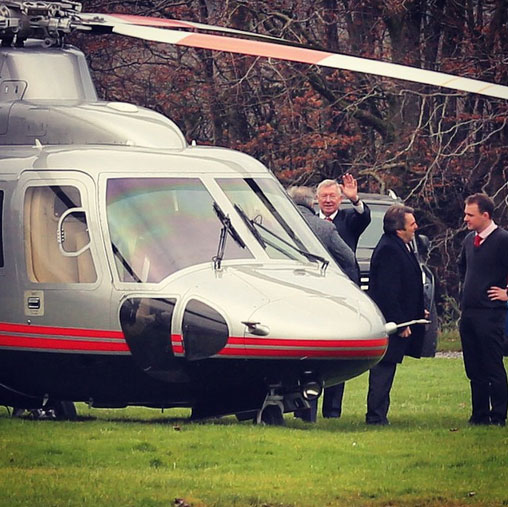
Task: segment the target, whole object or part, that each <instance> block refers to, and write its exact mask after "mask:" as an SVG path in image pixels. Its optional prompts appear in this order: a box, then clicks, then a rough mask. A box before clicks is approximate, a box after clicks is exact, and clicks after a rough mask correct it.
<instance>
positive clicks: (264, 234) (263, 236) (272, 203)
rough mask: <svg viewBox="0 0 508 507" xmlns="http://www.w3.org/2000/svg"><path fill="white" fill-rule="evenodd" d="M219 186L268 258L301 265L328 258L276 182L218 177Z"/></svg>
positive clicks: (264, 179)
mask: <svg viewBox="0 0 508 507" xmlns="http://www.w3.org/2000/svg"><path fill="white" fill-rule="evenodd" d="M217 183H218V184H219V186H220V187H221V188H222V190H223V191H224V192H225V194H226V195H227V196H228V198H229V199H230V201H231V203H232V204H233V205H234V206H235V209H236V210H237V212H238V213H239V214H240V216H242V218H243V219H244V221H246V222H247V225H249V224H250V227H249V228H250V229H251V232H252V233H253V235H254V236H255V237H256V238H257V240H258V241H259V242H260V243H261V245H262V246H263V248H264V249H265V251H266V253H267V254H268V256H269V257H271V258H272V259H288V258H289V259H295V260H299V261H301V262H308V261H309V260H317V261H324V259H322V258H321V257H320V256H326V257H328V256H327V254H326V252H324V251H323V250H324V249H323V246H322V245H321V243H319V241H317V239H316V237H315V236H314V235H313V234H312V233H311V232H310V230H309V228H308V227H304V222H303V220H302V219H301V217H300V216H299V215H298V213H296V212H295V209H294V206H292V205H291V203H290V201H289V200H288V198H287V196H286V195H285V194H284V193H283V192H282V191H281V189H280V186H279V185H278V184H277V182H275V181H274V180H272V179H268V178H218V179H217ZM325 262H326V261H325Z"/></svg>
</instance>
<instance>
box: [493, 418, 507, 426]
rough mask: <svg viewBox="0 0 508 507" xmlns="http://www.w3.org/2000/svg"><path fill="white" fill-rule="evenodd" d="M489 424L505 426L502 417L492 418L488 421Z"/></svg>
mask: <svg viewBox="0 0 508 507" xmlns="http://www.w3.org/2000/svg"><path fill="white" fill-rule="evenodd" d="M490 425H491V426H506V421H504V420H503V419H499V420H498V419H492V420H491V421H490Z"/></svg>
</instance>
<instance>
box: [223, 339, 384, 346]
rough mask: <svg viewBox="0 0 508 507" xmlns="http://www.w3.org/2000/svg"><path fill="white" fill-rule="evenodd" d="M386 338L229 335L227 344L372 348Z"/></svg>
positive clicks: (379, 344) (382, 343)
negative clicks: (305, 337) (304, 337)
mask: <svg viewBox="0 0 508 507" xmlns="http://www.w3.org/2000/svg"><path fill="white" fill-rule="evenodd" d="M387 344H388V338H386V337H385V338H375V339H371V340H295V339H288V338H241V337H230V338H229V339H228V345H253V346H255V347H291V348H293V347H309V348H317V347H324V348H327V349H330V348H344V347H346V348H351V347H355V348H356V347H360V348H362V349H363V348H374V347H385V346H386V345H387Z"/></svg>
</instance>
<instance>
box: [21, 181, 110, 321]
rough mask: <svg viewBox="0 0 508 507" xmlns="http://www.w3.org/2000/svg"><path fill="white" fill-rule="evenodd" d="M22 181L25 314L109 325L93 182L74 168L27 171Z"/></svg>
mask: <svg viewBox="0 0 508 507" xmlns="http://www.w3.org/2000/svg"><path fill="white" fill-rule="evenodd" d="M22 180H24V181H22V182H21V183H22V184H21V185H20V190H19V192H20V194H19V198H20V204H22V208H21V209H22V211H23V233H22V234H21V235H20V238H19V239H18V241H19V242H20V244H19V247H18V248H19V249H20V251H22V252H23V251H24V253H25V256H24V265H20V266H19V268H20V269H21V270H22V272H23V271H24V272H25V273H26V276H25V277H23V278H25V279H26V283H25V285H24V292H23V294H22V297H23V309H22V312H23V313H24V315H25V316H26V317H30V319H31V322H32V323H33V324H35V323H38V324H40V325H49V326H53V327H55V328H58V327H62V328H67V327H71V328H95V329H100V330H106V329H109V328H110V326H111V315H110V312H109V311H108V310H106V309H107V308H109V305H110V301H111V283H110V280H109V279H108V278H105V277H101V276H100V274H101V273H104V271H105V269H107V267H106V260H105V252H104V249H103V245H102V243H101V241H100V238H101V235H100V229H99V221H98V217H97V208H96V204H95V200H94V199H95V195H96V194H95V186H94V182H93V180H92V179H91V178H89V177H87V176H86V175H84V174H83V173H78V172H71V171H66V172H64V171H58V172H52V171H45V172H43V171H39V172H38V173H37V175H36V176H35V177H34V174H33V173H32V172H31V171H27V172H25V173H24V174H23V176H22Z"/></svg>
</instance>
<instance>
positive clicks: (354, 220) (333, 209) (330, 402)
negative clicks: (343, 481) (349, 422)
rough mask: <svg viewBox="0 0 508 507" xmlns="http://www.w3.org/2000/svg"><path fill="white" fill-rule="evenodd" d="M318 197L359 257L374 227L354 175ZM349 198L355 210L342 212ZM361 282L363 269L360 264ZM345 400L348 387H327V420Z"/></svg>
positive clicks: (330, 183)
mask: <svg viewBox="0 0 508 507" xmlns="http://www.w3.org/2000/svg"><path fill="white" fill-rule="evenodd" d="M316 197H317V201H318V204H319V210H320V211H319V216H320V218H322V219H324V220H326V221H329V222H332V223H333V224H334V225H335V227H336V228H337V231H338V233H339V234H340V236H341V238H342V239H343V240H344V241H345V242H346V243H347V245H348V246H349V247H350V248H351V250H352V251H353V253H355V254H356V246H357V245H358V239H359V238H360V236H361V234H362V233H363V231H364V230H365V229H366V228H367V226H368V225H369V224H370V220H371V218H370V209H369V207H368V206H367V205H366V204H365V203H364V202H362V201H361V200H360V198H359V197H358V183H357V181H356V179H355V178H354V177H353V176H352V175H351V174H346V175H344V177H343V178H342V184H339V183H337V181H336V180H323V181H322V182H321V183H320V184H319V185H318V187H317V191H316ZM344 197H347V198H348V199H349V200H350V201H351V203H352V204H353V208H350V209H340V205H341V204H342V200H343V198H344ZM355 264H356V270H357V272H358V279H359V278H360V268H359V266H358V263H357V262H356V258H355ZM343 397H344V383H342V384H338V385H336V386H333V387H327V388H326V389H325V392H324V396H323V417H327V418H328V417H340V415H341V413H342V398H343Z"/></svg>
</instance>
